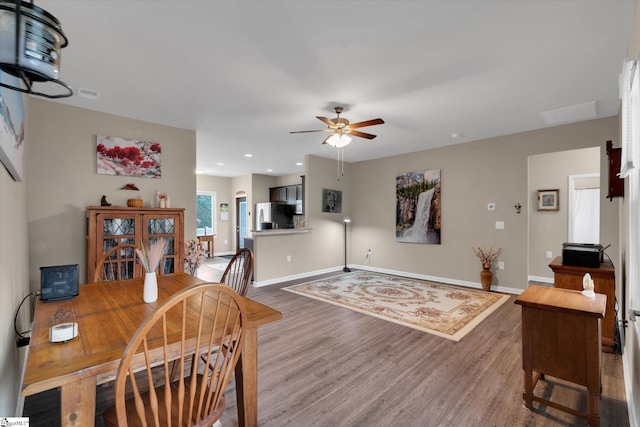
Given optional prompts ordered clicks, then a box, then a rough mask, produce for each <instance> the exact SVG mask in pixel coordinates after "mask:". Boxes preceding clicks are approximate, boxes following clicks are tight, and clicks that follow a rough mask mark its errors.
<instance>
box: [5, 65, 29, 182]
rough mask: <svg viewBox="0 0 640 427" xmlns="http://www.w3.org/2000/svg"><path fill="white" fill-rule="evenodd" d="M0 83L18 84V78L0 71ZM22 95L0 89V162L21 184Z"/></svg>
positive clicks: (22, 150) (22, 149) (22, 151)
mask: <svg viewBox="0 0 640 427" xmlns="http://www.w3.org/2000/svg"><path fill="white" fill-rule="evenodd" d="M0 82H9V83H11V84H19V82H18V78H17V77H14V76H11V75H9V74H7V73H3V72H2V71H0ZM23 142H24V105H23V104H22V94H21V93H20V92H16V91H13V90H9V89H6V88H4V87H0V161H2V164H3V165H4V167H5V168H7V171H8V172H9V174H10V175H11V176H12V177H13V179H14V180H15V181H18V182H22V170H23V169H22V168H23V165H22V156H23V153H24V146H23Z"/></svg>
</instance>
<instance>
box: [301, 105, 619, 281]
mask: <svg viewBox="0 0 640 427" xmlns="http://www.w3.org/2000/svg"><path fill="white" fill-rule="evenodd" d="M618 134H619V132H618V119H617V118H616V117H610V118H605V119H598V120H590V121H585V122H580V123H575V124H569V125H564V126H557V127H553V128H547V129H542V130H538V131H531V132H524V133H520V134H515V135H507V136H503V137H498V138H491V139H487V140H482V141H475V142H470V143H466V144H459V145H454V146H451V147H443V148H438V149H433V150H427V151H422V152H417V153H410V154H406V155H401V156H395V157H389V158H384V159H377V160H371V161H367V162H360V163H355V164H352V165H351V168H350V170H351V171H352V176H353V178H352V179H353V181H352V183H351V187H350V193H351V195H352V198H351V208H352V215H353V218H354V222H353V223H352V227H353V228H352V230H353V232H352V236H353V237H352V239H351V241H352V243H351V260H352V262H353V263H354V264H364V265H366V266H368V267H370V268H373V269H380V270H393V271H399V272H404V273H410V274H413V275H420V276H427V277H431V278H434V279H438V280H442V281H445V282H450V283H459V284H464V285H470V286H478V287H479V286H480V285H479V281H480V278H479V272H480V270H481V266H480V263H479V261H478V259H477V258H476V257H475V255H474V254H473V252H472V250H471V248H472V247H473V246H478V245H486V246H491V245H493V244H495V245H496V247H501V248H502V249H503V254H502V256H501V257H500V260H501V261H504V263H505V269H504V270H498V271H495V270H494V272H495V275H494V289H496V288H495V285H497V286H498V287H497V289H503V290H508V291H513V292H519V291H522V290H523V289H525V288H526V286H527V264H528V258H527V252H528V243H527V239H528V223H527V221H528V220H527V214H526V212H527V211H528V210H529V209H530V204H531V203H532V200H531V198H530V196H529V194H528V189H527V162H528V158H529V156H531V155H534V154H541V153H548V152H558V151H565V150H572V149H578V148H586V147H594V146H597V147H600V152H601V156H600V157H601V162H600V169H601V171H606V170H607V169H606V167H607V163H606V162H607V157H606V155H605V153H604V150H605V141H606V140H613V141H616V142H617V141H619V136H618ZM430 169H440V170H441V173H442V175H441V179H442V244H440V245H422V244H408V243H398V242H396V241H395V233H394V224H395V177H396V175H397V174H400V173H405V172H411V171H423V170H430ZM606 177H607V174H606V173H603V174H602V176H601V179H605V180H606ZM312 178H313V175H312V174H311V173H309V174H308V175H307V179H308V180H311V179H312ZM602 187H605V188H606V183H605V184H604V185H602ZM488 203H496V209H495V210H494V211H488V210H487V204H488ZM517 203H520V204H521V205H522V212H523V213H521V214H517V213H516V211H515V208H514V205H515V204H517ZM496 221H504V222H505V228H504V230H497V229H496V228H495V222H496ZM601 222H602V223H603V224H604V225H603V227H602V229H601V240H602V241H603V242H607V243H612V248H611V250H610V251H609V250H608V252H609V253H610V255H611V257H612V258H614V259H617V257H618V251H617V250H616V249H615V248H616V247H617V242H618V231H617V230H618V209H617V204H615V203H613V204H609V203H602V204H601ZM367 249H372V250H373V255H372V256H371V258H370V260H366V259H365V258H366V252H367Z"/></svg>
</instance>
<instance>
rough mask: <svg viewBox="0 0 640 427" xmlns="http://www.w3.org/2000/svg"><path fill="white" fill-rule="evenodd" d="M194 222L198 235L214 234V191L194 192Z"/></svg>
mask: <svg viewBox="0 0 640 427" xmlns="http://www.w3.org/2000/svg"><path fill="white" fill-rule="evenodd" d="M196 224H197V225H196V227H197V230H196V231H197V234H198V235H207V236H209V235H212V234H216V193H209V192H204V191H199V192H198V193H196Z"/></svg>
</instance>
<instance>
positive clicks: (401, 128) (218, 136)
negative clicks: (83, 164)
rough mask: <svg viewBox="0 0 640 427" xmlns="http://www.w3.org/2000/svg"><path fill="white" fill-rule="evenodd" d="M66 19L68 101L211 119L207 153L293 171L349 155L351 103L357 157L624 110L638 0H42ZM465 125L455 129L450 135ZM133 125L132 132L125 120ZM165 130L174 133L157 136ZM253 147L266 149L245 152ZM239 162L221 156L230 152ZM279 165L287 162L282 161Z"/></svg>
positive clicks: (249, 169)
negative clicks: (586, 111) (552, 117)
mask: <svg viewBox="0 0 640 427" xmlns="http://www.w3.org/2000/svg"><path fill="white" fill-rule="evenodd" d="M35 4H36V6H39V7H41V8H43V9H45V10H46V11H48V12H49V13H51V14H53V15H54V16H55V17H56V18H57V19H58V20H59V21H60V22H61V24H62V28H63V31H64V32H65V33H66V35H67V37H68V39H69V46H68V47H66V48H65V49H63V50H62V62H61V68H60V79H61V80H63V81H64V82H66V83H67V84H69V85H71V86H72V87H73V88H74V90H75V91H77V88H78V87H81V88H86V89H90V90H94V91H97V92H98V93H99V96H98V99H97V100H89V99H84V98H81V97H78V96H73V97H71V98H66V99H62V100H58V101H55V102H62V103H65V104H70V105H75V106H79V107H84V108H89V109H92V110H98V111H103V112H107V113H113V114H117V115H121V116H127V117H133V118H136V119H142V120H147V121H150V122H156V123H162V124H166V125H171V126H176V127H180V128H186V129H193V130H195V131H196V132H197V148H198V149H197V167H198V168H201V169H204V170H205V171H206V173H207V174H210V175H216V176H227V177H230V176H239V175H244V174H247V173H263V174H267V175H284V174H288V173H297V172H302V171H303V170H304V167H303V166H296V162H304V156H305V155H306V154H315V155H319V156H324V157H332V158H333V157H336V154H337V153H336V149H335V148H332V147H329V146H327V145H322V144H321V142H322V141H323V140H324V138H325V137H326V134H325V133H308V134H296V135H290V134H289V131H294V130H308V129H323V128H325V127H326V126H325V125H324V124H323V123H322V122H320V121H319V120H317V119H316V118H315V116H325V117H334V116H335V115H334V114H333V111H332V107H333V106H335V105H341V106H344V107H345V112H344V113H343V117H346V118H348V119H349V120H351V121H352V122H358V121H363V120H369V119H373V118H377V117H381V118H383V119H384V120H385V122H386V123H385V124H383V125H379V126H374V127H367V128H362V129H360V130H361V131H364V132H368V133H373V134H376V135H378V137H377V138H376V139H373V140H365V139H362V138H354V139H353V141H352V142H351V144H350V145H349V146H348V147H346V148H345V149H344V156H345V160H346V161H348V162H354V161H361V160H367V159H374V158H380V157H386V156H391V155H395V154H401V153H408V152H414V151H420V150H425V149H429V148H434V147H441V146H445V145H450V144H456V143H461V142H467V141H472V140H477V139H483V138H488V137H493V136H498V135H506V134H511V133H516V132H522V131H527V130H532V129H539V128H543V127H546V126H547V124H546V123H545V122H544V121H543V119H542V118H541V116H540V113H541V112H545V111H549V110H555V109H559V108H564V107H569V106H574V105H577V104H583V103H588V102H592V101H596V102H597V117H606V116H612V115H615V114H617V112H618V108H619V100H618V74H619V73H620V70H621V65H622V60H623V58H624V56H625V54H626V50H627V42H628V38H629V33H630V26H631V18H632V14H633V7H634V1H633V0H607V1H597V0H583V1H561V0H556V1H542V0H539V1H524V0H521V1H506V0H505V1H481V0H478V1H471V0H469V1H454V0H447V1H295V2H294V1H190V0H182V1H157V0H127V1H117V0H108V1H104V0H91V1H89V0H85V1H78V0H51V1H36V2H35ZM453 133H457V134H460V137H458V138H452V137H451V134H453ZM114 136H126V135H114ZM158 142H162V141H158ZM246 153H251V154H253V157H252V158H246V157H244V155H245V154H246ZM219 162H220V163H224V166H218V165H217V163H219ZM268 169H272V170H273V171H272V172H267V170H268Z"/></svg>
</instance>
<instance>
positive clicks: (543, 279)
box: [528, 276, 553, 285]
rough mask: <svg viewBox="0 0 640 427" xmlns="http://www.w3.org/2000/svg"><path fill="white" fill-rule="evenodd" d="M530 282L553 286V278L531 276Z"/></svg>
mask: <svg viewBox="0 0 640 427" xmlns="http://www.w3.org/2000/svg"><path fill="white" fill-rule="evenodd" d="M528 280H529V281H530V282H541V283H549V284H551V285H553V278H552V277H542V276H529V278H528Z"/></svg>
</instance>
